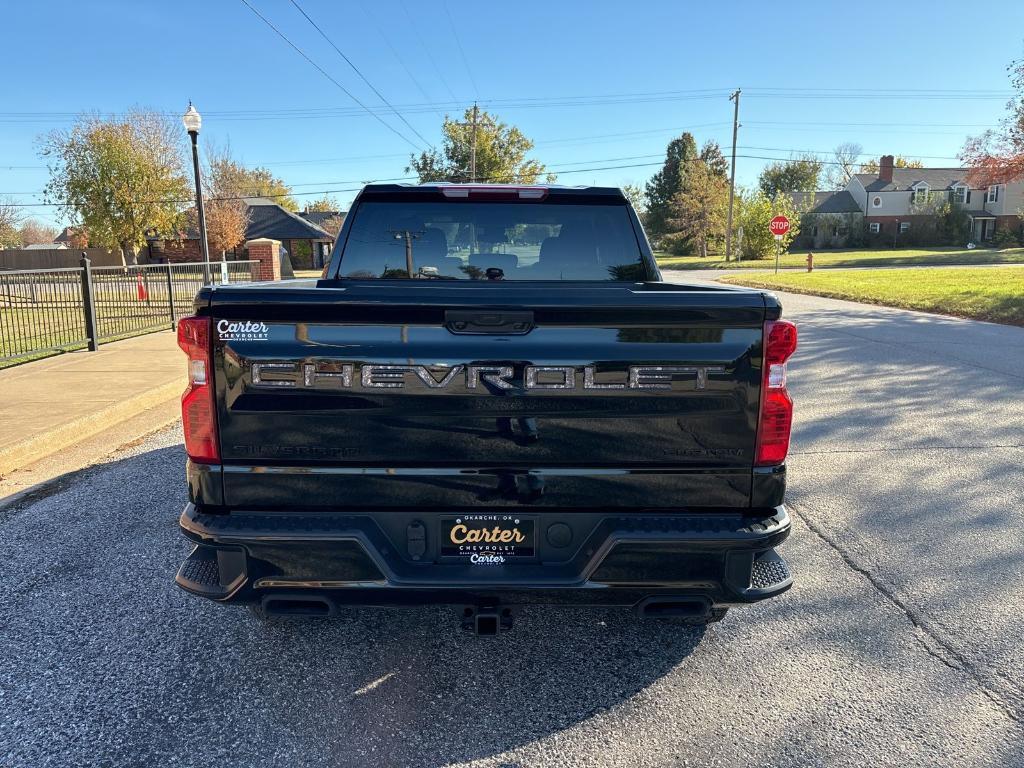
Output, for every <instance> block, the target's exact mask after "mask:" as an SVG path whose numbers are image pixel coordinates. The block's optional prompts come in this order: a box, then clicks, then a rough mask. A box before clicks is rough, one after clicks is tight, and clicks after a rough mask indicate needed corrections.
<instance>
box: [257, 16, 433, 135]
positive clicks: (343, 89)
mask: <svg viewBox="0 0 1024 768" xmlns="http://www.w3.org/2000/svg"><path fill="white" fill-rule="evenodd" d="M242 4H243V5H245V7H246V8H248V9H249V10H250V11H252V12H253V13H254V14H256V16H258V17H259V18H260V20H261V21H262V22H263V23H264V24H266V25H267V26H268V27H270V28H271V29H272V30H274V32H276V33H277V35H278V37H280V38H281V39H282V40H284V41H285V42H286V43H288V45H290V46H291V47H292V48H294V49H295V52H296V53H298V54H299V55H300V56H301V57H302V58H304V59H305V60H306V61H308V62H309V63H310V64H312V65H313V66H314V67H315V68H316V70H317V71H318V72H319V73H320V74H322V75H323V76H324V77H326V78H327V79H328V80H330V81H331V82H332V83H334V85H336V86H337V87H338V88H339V89H340V90H341V92H342V93H344V94H345V95H346V96H348V97H349V98H350V99H352V101H354V102H355V103H356V104H358V105H359V106H360V107H362V108H363V110H365V111H366V112H367V113H369V114H370V115H372V116H373V118H374V119H375V120H376V121H377V122H379V123H380V124H381V125H383V126H384V127H385V128H387V129H388V130H389V131H391V132H392V133H393V134H395V135H396V136H398V137H399V138H400V139H401V140H402V141H404V142H406V143H407V144H409V145H410V146H412V147H413V148H415V149H419V147H418V146H416V143H415V142H413V141H412V140H411V139H409V138H407V137H406V136H405V135H404V134H403V133H402V132H401V131H399V130H398V129H397V128H395V127H394V126H392V125H391V124H390V123H388V122H387V121H385V120H384V119H383V118H382V117H381V116H380V115H378V114H377V113H376V112H374V111H373V110H372V109H370V108H369V107H368V106H366V105H365V104H363V102H361V101H360V100H359V99H357V98H356V97H355V96H354V95H353V94H352V93H351V92H350V91H349V90H348V89H347V88H346V87H345V86H343V85H342V84H341V83H339V82H338V81H337V80H335V79H334V78H333V77H331V76H330V75H329V74H327V70H325V69H324V68H323V67H321V66H320V65H319V64H317V63H316V62H315V61H313V60H312V59H311V58H309V56H307V55H306V52H305V51H303V50H302V49H301V48H299V46H297V45H296V44H295V43H293V42H292V41H291V40H289V39H288V36H287V35H285V34H284V32H282V31H281V30H279V29H278V28H277V27H275V26H274V25H273V24H272V23H271V22H270V20H269V19H267V18H266V17H265V16H264V15H263V14H262V13H260V12H259V11H257V10H256V9H255V8H253V6H252V5H250V4H249V0H242Z"/></svg>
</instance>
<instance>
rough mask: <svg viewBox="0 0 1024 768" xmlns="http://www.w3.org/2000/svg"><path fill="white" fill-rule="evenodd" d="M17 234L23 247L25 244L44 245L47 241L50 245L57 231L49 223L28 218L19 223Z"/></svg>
mask: <svg viewBox="0 0 1024 768" xmlns="http://www.w3.org/2000/svg"><path fill="white" fill-rule="evenodd" d="M19 234H20V235H21V245H22V246H23V247H24V246H26V245H45V244H47V243H49V244H51V245H52V244H53V239H54V238H55V237H56V236H57V234H58V233H57V230H56V229H54V228H53V227H51V226H50V225H49V224H43V223H42V222H40V221H36V220H35V219H29V220H28V221H26V222H25V223H24V224H22V225H21V230H20V231H19Z"/></svg>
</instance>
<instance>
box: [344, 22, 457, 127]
mask: <svg viewBox="0 0 1024 768" xmlns="http://www.w3.org/2000/svg"><path fill="white" fill-rule="evenodd" d="M358 5H359V10H361V11H362V12H363V15H364V16H366V18H367V19H369V20H370V23H371V24H373V27H374V29H376V30H377V34H378V35H380V38H381V39H382V40H383V41H384V44H385V45H387V47H388V48H389V49H390V50H391V54H392V55H393V56H394V57H395V61H397V62H398V65H399V66H400V67H401V68H402V69H403V70H404V71H405V74H407V75H408V76H409V79H410V80H412V84H413V85H415V86H416V90H418V91H419V92H420V95H421V96H423V99H424V100H425V101H428V102H429V101H430V96H428V95H427V92H426V90H424V88H423V86H422V85H421V84H420V81H419V80H417V79H416V75H414V74H413V73H412V70H410V69H409V67H408V66H406V64H405V61H404V60H403V59H402V56H401V54H400V53H399V52H398V49H397V48H395V46H394V45H393V44H392V43H391V39H390V38H389V37H388V36H387V35H386V34H384V30H383V29H381V28H380V24H378V23H377V20H376V19H375V18H374V17H373V15H372V14H371V13H370V12H369V11H368V10H366V6H365V5H364V4H363V3H362V2H359V3H358ZM433 111H434V113H435V114H436V115H437V116H438V117H440V118H442V119H443V118H444V114H442V112H441V111H440V110H439V109H436V108H435V109H434V110H433Z"/></svg>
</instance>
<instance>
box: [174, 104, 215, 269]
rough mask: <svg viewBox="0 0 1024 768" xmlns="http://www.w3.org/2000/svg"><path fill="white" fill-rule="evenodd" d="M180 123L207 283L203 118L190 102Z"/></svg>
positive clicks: (208, 247) (207, 246)
mask: <svg viewBox="0 0 1024 768" xmlns="http://www.w3.org/2000/svg"><path fill="white" fill-rule="evenodd" d="M181 122H182V123H184V124H185V130H186V131H188V135H189V137H190V138H191V139H192V170H193V171H194V172H195V177H196V211H198V213H199V247H200V248H202V249H203V250H202V253H203V280H204V281H205V282H207V283H209V282H210V246H209V245H208V244H207V242H206V212H205V211H204V210H203V183H202V181H201V180H200V178H199V147H198V140H199V129H200V128H201V127H202V125H203V118H202V116H200V114H199V113H198V112H197V111H196V108H195V107H193V106H192V102H191V101H190V102H189V103H188V110H187V111H186V112H185V114H184V115H182V116H181Z"/></svg>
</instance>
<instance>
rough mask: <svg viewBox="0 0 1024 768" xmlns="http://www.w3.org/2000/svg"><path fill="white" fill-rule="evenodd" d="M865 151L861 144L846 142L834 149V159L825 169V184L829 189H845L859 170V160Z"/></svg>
mask: <svg viewBox="0 0 1024 768" xmlns="http://www.w3.org/2000/svg"><path fill="white" fill-rule="evenodd" d="M863 153H864V148H863V147H861V145H860V144H855V143H854V142H852V141H847V142H844V143H843V144H839V145H838V146H836V148H835V149H834V150H832V160H831V161H830V162H829V163H828V170H826V171H825V186H826V187H827V188H828V189H844V188H845V187H846V185H847V184H848V183H849V181H850V177H851V176H853V174H855V173H856V172H857V161H858V160H859V159H860V156H861V155H862V154H863Z"/></svg>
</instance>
